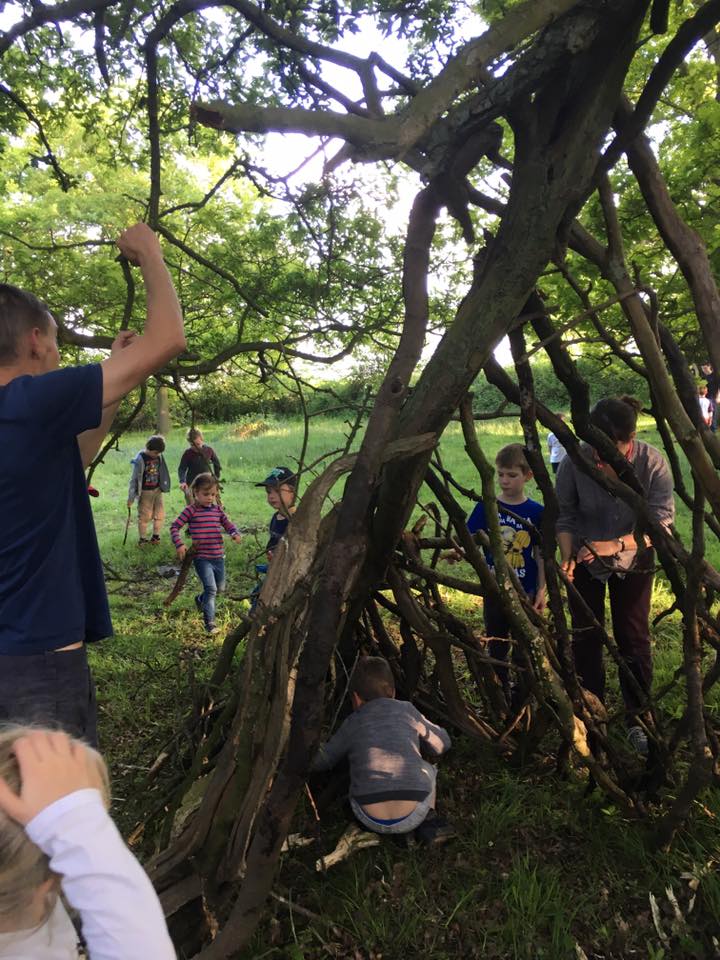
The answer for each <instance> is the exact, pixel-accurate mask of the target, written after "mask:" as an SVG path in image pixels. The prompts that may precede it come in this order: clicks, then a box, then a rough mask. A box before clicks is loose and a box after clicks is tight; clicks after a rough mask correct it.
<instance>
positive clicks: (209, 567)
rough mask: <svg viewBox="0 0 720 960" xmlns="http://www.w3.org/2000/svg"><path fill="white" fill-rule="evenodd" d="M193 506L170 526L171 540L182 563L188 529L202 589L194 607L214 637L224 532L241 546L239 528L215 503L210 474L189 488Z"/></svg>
mask: <svg viewBox="0 0 720 960" xmlns="http://www.w3.org/2000/svg"><path fill="white" fill-rule="evenodd" d="M190 489H191V490H192V494H193V502H192V503H191V504H190V506H188V507H185V509H184V510H183V512H182V513H181V514H180V516H179V517H178V518H177V520H174V521H173V522H172V524H171V525H170V536H171V537H172V542H173V544H174V545H175V549H176V550H177V555H178V559H179V560H182V559H183V558H184V556H185V554H186V553H187V547H186V546H185V544H184V543H183V542H182V539H181V536H180V530H181V529H182V528H183V527H184V526H185V524H187V525H188V530H189V531H190V537H191V539H192V545H193V551H194V557H193V565H194V567H195V572H196V573H197V575H198V578H199V580H200V583H201V584H202V586H203V592H202V593H199V594H198V595H197V596H196V597H195V605H196V606H197V608H198V610H199V611H200V612H201V613H202V615H203V622H204V623H205V630H206V631H207V632H208V633H217V632H218V628H217V625H216V624H215V598H216V596H217V594H218V593H224V591H225V544H224V543H223V530H225V531H226V532H227V533H228V534H229V535H230V536H231V537H232V539H233V540H234V541H235V543H240V540H241V537H240V533H239V532H238V528H237V527H236V526H235V524H234V523H233V522H232V521H231V520H230V519H229V518H228V516H227V514H226V513H225V511H224V510H223V509H222V507H221V506H219V505H218V503H217V495H218V482H217V479H216V478H215V477H214V476H213V475H212V474H211V473H201V474H199V475H198V476H197V477H195V479H194V480H193V482H192V486H191V488H190Z"/></svg>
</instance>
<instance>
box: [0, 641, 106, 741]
mask: <svg viewBox="0 0 720 960" xmlns="http://www.w3.org/2000/svg"><path fill="white" fill-rule="evenodd" d="M0 723H19V724H26V723H32V724H36V725H40V726H45V727H52V728H57V729H60V730H65V732H66V733H69V734H70V735H71V736H73V737H78V738H79V739H81V740H85V742H86V743H89V744H90V745H91V746H93V747H96V746H97V705H96V703H95V683H94V682H93V678H92V675H91V673H90V667H89V666H88V661H87V649H86V648H85V647H84V646H83V647H80V648H78V649H77V650H64V651H62V652H59V651H49V652H47V653H36V654H31V655H30V656H27V657H19V656H9V655H0Z"/></svg>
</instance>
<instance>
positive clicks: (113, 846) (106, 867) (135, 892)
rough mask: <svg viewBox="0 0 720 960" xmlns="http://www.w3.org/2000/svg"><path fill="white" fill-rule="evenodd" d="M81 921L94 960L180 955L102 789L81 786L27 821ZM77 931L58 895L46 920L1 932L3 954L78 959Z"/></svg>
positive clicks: (15, 958) (160, 959) (5, 958)
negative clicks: (30, 926) (8, 931)
mask: <svg viewBox="0 0 720 960" xmlns="http://www.w3.org/2000/svg"><path fill="white" fill-rule="evenodd" d="M25 829H26V831H27V834H28V836H29V837H30V839H31V840H32V841H33V843H35V844H37V846H38V847H40V849H41V850H42V851H43V853H45V854H46V855H47V856H48V857H49V858H50V867H51V869H52V870H53V871H54V872H55V873H57V874H59V875H60V877H61V883H62V889H63V893H64V894H65V897H66V898H67V900H68V903H70V905H71V906H72V907H73V908H74V909H75V910H77V911H78V913H79V914H80V917H81V919H82V925H83V936H84V937H85V941H86V943H87V950H88V955H89V957H90V960H140V958H144V957H147V958H148V960H149V958H151V957H152V960H176V954H175V950H174V948H173V945H172V943H171V941H170V936H169V934H168V931H167V926H166V924H165V918H164V916H163V912H162V908H161V906H160V902H159V900H158V898H157V894H156V893H155V891H154V889H153V887H152V884H151V883H150V881H149V879H148V877H147V874H146V873H145V871H144V870H143V868H142V867H141V866H140V864H139V863H138V861H137V860H136V859H135V857H134V856H133V855H132V853H130V851H129V850H128V848H127V847H126V846H125V843H124V842H123V839H122V837H121V836H120V833H119V832H118V829H117V827H116V826H115V824H114V823H113V822H112V820H111V819H110V816H109V815H108V813H107V811H106V810H105V807H104V805H103V802H102V797H101V796H100V793H99V791H98V790H91V789H88V790H77V791H76V792H75V793H71V794H68V795H67V796H66V797H62V798H61V799H60V800H57V801H56V802H55V803H53V804H51V805H50V806H49V807H46V808H45V810H43V811H42V812H41V813H39V814H38V815H37V816H36V817H35V818H34V819H33V820H31V821H30V823H28V825H27V826H26V828H25ZM77 957H78V944H77V936H76V934H75V931H74V929H73V926H72V923H71V922H70V918H69V917H68V915H67V912H66V910H65V908H64V907H63V905H62V903H61V901H60V900H59V899H58V901H57V903H56V904H55V907H54V909H53V911H52V913H51V914H50V916H49V917H48V919H47V920H46V922H45V923H44V924H43V925H42V926H40V927H35V928H34V929H32V930H19V931H17V932H14V933H0V958H2V960H77Z"/></svg>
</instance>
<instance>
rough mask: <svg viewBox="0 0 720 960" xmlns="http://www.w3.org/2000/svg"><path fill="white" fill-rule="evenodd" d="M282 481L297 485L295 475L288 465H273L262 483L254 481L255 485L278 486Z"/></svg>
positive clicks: (292, 485) (291, 485) (289, 484)
mask: <svg viewBox="0 0 720 960" xmlns="http://www.w3.org/2000/svg"><path fill="white" fill-rule="evenodd" d="M283 483H287V484H288V486H290V487H294V486H297V477H296V476H295V473H294V471H292V470H291V469H290V467H274V468H273V469H272V470H271V471H270V473H269V474H268V475H267V477H265V479H264V480H263V482H262V483H256V484H255V486H256V487H279V486H281V485H282V484H283Z"/></svg>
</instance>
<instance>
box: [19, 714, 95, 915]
mask: <svg viewBox="0 0 720 960" xmlns="http://www.w3.org/2000/svg"><path fill="white" fill-rule="evenodd" d="M36 729H37V728H35V727H20V726H6V727H0V777H2V778H3V780H5V782H6V783H7V785H8V786H9V787H10V789H11V790H13V791H14V792H15V793H19V792H20V787H21V782H20V768H19V766H18V762H17V760H16V759H15V753H14V747H15V742H16V741H17V740H19V739H20V737H24V736H27V734H29V733H32V732H33V730H36ZM83 746H86V745H85V744H83ZM87 749H88V750H89V751H90V753H91V754H92V756H93V759H94V761H95V763H96V764H97V768H98V771H99V773H100V776H101V779H102V784H103V788H102V794H103V800H104V802H105V806H106V807H107V806H109V805H110V781H109V779H108V772H107V767H106V766H105V761H104V760H103V758H102V757H101V756H100V754H99V753H98V752H97V751H96V750H93V749H92V747H87ZM54 877H55V874H54V873H53V872H52V870H51V869H50V865H49V861H48V858H47V857H46V856H45V854H44V853H43V852H42V850H41V849H40V848H39V847H37V846H35V844H34V843H33V842H32V840H30V838H29V837H28V835H27V833H26V832H25V828H24V827H23V826H22V825H21V824H19V823H17V822H16V821H15V820H12V819H11V818H10V817H8V816H7V814H6V813H4V812H3V811H2V810H0V923H2V924H3V929H6V927H5V923H6V922H7V921H11V920H12V919H14V918H21V917H22V916H23V915H24V913H25V911H26V910H28V908H29V907H30V905H31V903H32V898H33V895H34V893H35V891H36V890H37V888H38V887H39V886H41V885H42V884H43V883H45V882H46V881H47V880H50V879H51V878H54ZM53 906H54V899H53V900H52V901H51V902H49V904H48V908H47V911H46V914H45V916H44V918H43V920H42V923H44V922H45V920H47V918H48V916H49V914H50V912H51V911H52V908H53Z"/></svg>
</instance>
